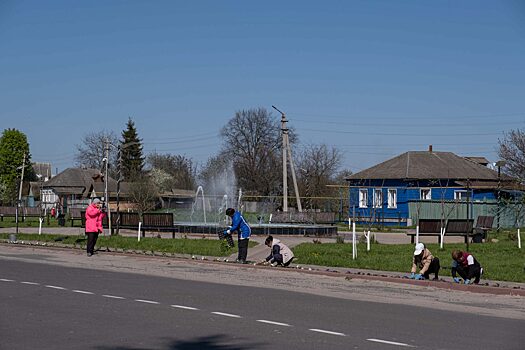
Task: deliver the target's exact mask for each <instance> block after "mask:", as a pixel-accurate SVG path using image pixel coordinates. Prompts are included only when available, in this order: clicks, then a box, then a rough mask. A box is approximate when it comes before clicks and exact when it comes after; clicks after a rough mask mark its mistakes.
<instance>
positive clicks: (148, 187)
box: [129, 176, 158, 215]
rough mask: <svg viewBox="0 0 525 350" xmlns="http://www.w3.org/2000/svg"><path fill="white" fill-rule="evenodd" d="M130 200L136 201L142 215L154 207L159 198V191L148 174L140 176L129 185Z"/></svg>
mask: <svg viewBox="0 0 525 350" xmlns="http://www.w3.org/2000/svg"><path fill="white" fill-rule="evenodd" d="M129 196H130V200H131V201H132V202H133V203H135V205H136V206H137V210H138V212H139V214H140V215H142V214H143V213H145V212H147V211H148V210H151V209H154V208H155V204H156V200H157V198H158V194H157V191H156V190H155V186H154V185H153V182H152V181H151V179H150V178H149V177H147V176H145V177H138V178H137V179H135V181H133V182H131V183H130V185H129Z"/></svg>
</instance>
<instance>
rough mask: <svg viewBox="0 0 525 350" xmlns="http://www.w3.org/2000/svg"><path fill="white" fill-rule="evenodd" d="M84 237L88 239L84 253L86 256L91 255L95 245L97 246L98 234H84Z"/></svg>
mask: <svg viewBox="0 0 525 350" xmlns="http://www.w3.org/2000/svg"><path fill="white" fill-rule="evenodd" d="M86 235H87V237H88V239H87V248H86V251H87V253H88V254H93V253H94V252H95V244H97V239H98V232H86Z"/></svg>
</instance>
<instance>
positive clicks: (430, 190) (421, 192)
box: [419, 187, 432, 201]
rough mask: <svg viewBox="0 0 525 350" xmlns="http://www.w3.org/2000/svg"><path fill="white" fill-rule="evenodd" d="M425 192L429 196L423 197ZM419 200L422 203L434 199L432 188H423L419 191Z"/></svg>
mask: <svg viewBox="0 0 525 350" xmlns="http://www.w3.org/2000/svg"><path fill="white" fill-rule="evenodd" d="M423 191H428V196H424V197H423ZM419 199H421V200H422V201H429V200H431V199H432V189H431V188H430V187H422V188H420V189H419Z"/></svg>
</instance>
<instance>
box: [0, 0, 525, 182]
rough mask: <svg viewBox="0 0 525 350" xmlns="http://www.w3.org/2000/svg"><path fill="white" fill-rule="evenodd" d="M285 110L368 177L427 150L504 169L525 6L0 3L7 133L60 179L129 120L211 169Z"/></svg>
mask: <svg viewBox="0 0 525 350" xmlns="http://www.w3.org/2000/svg"><path fill="white" fill-rule="evenodd" d="M272 104H273V105H276V106H278V107H279V108H280V109H282V110H284V111H285V112H286V113H287V115H288V117H289V120H290V126H292V127H294V128H295V129H296V131H297V133H298V135H299V138H300V140H301V141H302V142H303V143H315V144H317V143H326V144H328V145H331V146H336V147H338V148H340V149H341V150H342V151H343V152H344V164H343V166H344V167H345V168H350V169H351V170H352V171H354V172H356V171H359V170H362V169H364V168H366V167H369V166H372V165H374V164H376V163H378V162H381V161H384V160H386V159H388V158H391V157H393V156H395V155H398V154H400V153H403V152H406V151H409V150H425V149H427V147H428V144H433V145H434V150H438V151H452V152H455V153H457V154H459V155H466V156H485V157H487V158H488V159H489V160H491V161H495V160H497V154H496V148H497V142H498V138H501V137H502V136H503V132H504V131H509V130H511V129H517V128H524V126H525V2H524V1H519V0H516V1H415V0H414V1H390V0H385V1H373V0H367V1H304V0H303V1H257V2H256V1H83V2H80V1H9V0H7V1H6V0H0V128H1V129H2V130H3V129H5V128H17V129H19V130H21V131H23V132H24V133H25V134H26V135H27V136H28V139H29V142H30V147H31V152H32V156H33V160H34V161H42V162H51V163H52V165H53V169H54V168H58V169H59V171H61V170H63V169H64V168H66V167H69V166H72V165H73V158H74V154H75V152H76V147H75V145H76V144H78V143H79V142H80V140H81V138H82V137H83V136H84V135H85V134H86V133H88V132H90V131H100V130H102V129H105V130H113V131H115V132H116V133H117V134H120V132H121V131H122V129H124V127H125V123H126V121H127V119H128V117H132V118H133V120H134V121H135V123H136V126H137V129H138V132H139V135H140V137H142V138H143V140H144V148H145V150H146V151H153V150H157V151H159V152H161V153H173V154H184V155H186V156H188V157H192V158H193V159H194V160H195V161H196V162H198V163H203V162H205V161H206V159H207V158H208V157H209V156H211V155H214V154H215V153H216V152H217V150H218V149H219V147H220V138H219V137H218V133H219V130H220V129H221V127H222V126H224V125H225V124H226V123H227V121H228V119H229V118H231V117H232V116H233V114H234V112H235V111H236V110H240V109H246V108H251V107H266V108H268V109H271V105H272ZM274 115H275V117H276V118H279V115H278V114H277V113H275V114H274Z"/></svg>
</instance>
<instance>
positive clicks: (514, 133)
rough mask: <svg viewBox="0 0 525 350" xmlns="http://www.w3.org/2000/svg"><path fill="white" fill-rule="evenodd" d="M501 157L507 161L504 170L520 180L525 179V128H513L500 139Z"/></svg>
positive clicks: (499, 151)
mask: <svg viewBox="0 0 525 350" xmlns="http://www.w3.org/2000/svg"><path fill="white" fill-rule="evenodd" d="M498 143H499V150H498V155H499V157H500V158H501V159H502V160H504V161H505V162H506V164H505V167H504V171H505V172H506V173H507V174H509V175H511V176H514V177H516V178H518V179H520V180H524V179H525V130H520V129H517V130H511V131H510V132H508V133H504V137H503V139H502V140H501V139H500V140H499V141H498Z"/></svg>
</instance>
